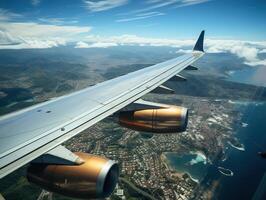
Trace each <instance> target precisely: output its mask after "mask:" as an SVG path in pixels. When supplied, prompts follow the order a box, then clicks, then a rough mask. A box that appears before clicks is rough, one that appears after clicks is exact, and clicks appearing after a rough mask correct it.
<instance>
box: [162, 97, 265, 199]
mask: <svg viewBox="0 0 266 200" xmlns="http://www.w3.org/2000/svg"><path fill="white" fill-rule="evenodd" d="M235 106H236V108H237V109H239V110H241V112H243V118H242V122H244V123H247V124H248V126H246V127H243V126H241V125H236V127H235V130H236V136H237V138H238V139H239V141H240V142H241V143H242V144H244V146H245V151H239V150H237V149H235V148H233V147H231V146H230V145H228V148H227V149H226V155H227V159H226V160H225V161H216V162H215V163H213V164H208V163H204V159H199V157H198V160H197V154H195V153H191V154H187V155H183V156H177V155H176V154H171V153H170V154H169V153H168V154H166V156H167V158H168V160H169V163H170V165H171V166H172V167H173V168H175V169H176V170H177V171H179V172H187V173H189V174H190V175H191V176H192V177H193V178H194V179H198V180H200V181H201V184H208V183H210V182H211V181H212V180H218V181H219V185H218V188H217V190H216V192H215V195H214V197H215V199H226V200H231V199H232V200H236V199H241V200H245V199H252V197H253V196H254V193H255V192H256V190H257V188H258V186H259V184H260V182H261V180H262V178H263V176H264V173H266V159H263V158H261V157H260V156H259V155H258V152H260V151H266V103H249V104H246V103H241V102H238V103H235ZM193 160H194V161H196V160H197V161H198V162H194V164H193V165H191V161H193ZM218 166H221V167H224V168H227V169H230V170H232V171H233V173H234V175H233V176H225V175H223V174H221V173H220V172H219V171H218V169H217V167H218ZM265 190H266V187H265Z"/></svg>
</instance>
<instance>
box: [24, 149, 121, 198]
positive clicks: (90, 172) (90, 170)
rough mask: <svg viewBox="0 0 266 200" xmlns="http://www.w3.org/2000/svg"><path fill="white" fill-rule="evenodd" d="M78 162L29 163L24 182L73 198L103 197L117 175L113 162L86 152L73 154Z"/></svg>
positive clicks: (107, 194)
mask: <svg viewBox="0 0 266 200" xmlns="http://www.w3.org/2000/svg"><path fill="white" fill-rule="evenodd" d="M75 154H76V155H78V156H79V157H80V158H81V159H82V160H83V161H84V163H82V164H80V165H51V164H31V165H30V167H29V168H28V170H27V178H28V181H29V182H31V183H34V184H36V185H38V186H40V187H42V188H43V189H46V190H48V191H51V192H55V193H59V194H62V195H64V196H69V197H74V198H84V199H90V198H105V197H108V196H109V195H110V194H111V193H112V192H113V190H114V188H115V186H116V184H117V181H118V176H119V169H118V164H117V163H115V162H114V161H111V160H107V159H105V158H102V157H98V156H94V155H90V154H87V153H80V152H78V153H75Z"/></svg>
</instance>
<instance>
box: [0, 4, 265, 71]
mask: <svg viewBox="0 0 266 200" xmlns="http://www.w3.org/2000/svg"><path fill="white" fill-rule="evenodd" d="M265 10H266V1H265V0H237V1H232V0H53V1H51V0H1V1H0V49H25V48H52V47H57V46H60V45H69V44H74V47H75V48H108V47H111V46H118V45H144V46H145V45H147V46H172V47H177V48H179V51H180V52H186V51H187V49H188V48H190V47H191V46H192V45H193V44H194V41H195V39H196V38H197V36H198V34H199V33H200V31H201V30H203V29H204V30H206V38H207V40H206V51H207V52H209V53H218V52H230V53H233V54H236V55H237V56H238V57H240V58H244V59H245V62H246V64H248V65H250V66H257V65H266V60H263V59H261V58H260V54H265V53H266V26H265V19H266V12H265Z"/></svg>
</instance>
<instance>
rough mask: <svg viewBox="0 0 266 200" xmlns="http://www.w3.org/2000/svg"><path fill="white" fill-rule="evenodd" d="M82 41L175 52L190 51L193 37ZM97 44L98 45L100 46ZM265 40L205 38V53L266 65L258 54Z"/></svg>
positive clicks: (90, 36) (99, 37)
mask: <svg viewBox="0 0 266 200" xmlns="http://www.w3.org/2000/svg"><path fill="white" fill-rule="evenodd" d="M84 41H86V42H87V43H90V44H94V43H99V44H101V45H102V46H103V47H104V46H105V45H104V44H106V46H109V45H108V44H112V45H113V44H116V45H138V46H169V47H177V48H181V49H179V50H178V51H177V53H188V52H191V50H189V49H192V46H193V45H194V44H195V39H191V40H176V39H163V38H145V37H139V36H136V35H121V36H111V37H101V36H95V35H89V36H87V37H86V38H85V39H84ZM101 45H98V47H101ZM265 49H266V42H265V41H261V42H256V41H255V42H254V41H240V40H217V39H207V40H205V51H206V52H207V53H222V52H225V53H232V54H234V55H236V56H238V57H239V58H242V59H243V60H244V63H245V64H247V65H250V66H258V65H266V59H260V58H259V57H258V54H259V53H261V52H265Z"/></svg>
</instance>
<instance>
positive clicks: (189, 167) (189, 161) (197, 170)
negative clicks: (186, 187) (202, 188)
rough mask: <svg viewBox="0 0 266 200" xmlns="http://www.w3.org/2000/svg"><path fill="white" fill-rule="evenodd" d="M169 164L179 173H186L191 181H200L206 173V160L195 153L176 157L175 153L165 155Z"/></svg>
mask: <svg viewBox="0 0 266 200" xmlns="http://www.w3.org/2000/svg"><path fill="white" fill-rule="evenodd" d="M165 155H166V157H167V159H168V161H169V164H170V165H171V166H172V167H173V168H174V169H175V170H176V171H177V172H179V173H185V172H186V173H188V174H189V175H190V176H191V177H192V178H193V179H197V180H198V181H201V180H202V179H203V178H204V176H205V175H206V173H207V170H208V165H209V164H207V163H206V160H205V159H204V158H203V157H201V156H200V155H197V154H196V153H189V154H184V155H181V156H180V155H178V154H176V153H166V154H165Z"/></svg>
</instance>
